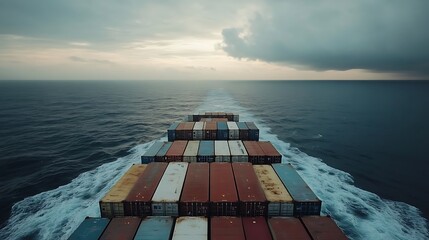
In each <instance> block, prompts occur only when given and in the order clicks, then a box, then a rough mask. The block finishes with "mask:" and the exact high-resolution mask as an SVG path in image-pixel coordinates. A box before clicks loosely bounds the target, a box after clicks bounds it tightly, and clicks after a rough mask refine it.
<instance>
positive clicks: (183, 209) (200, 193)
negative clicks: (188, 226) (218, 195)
mask: <svg viewBox="0 0 429 240" xmlns="http://www.w3.org/2000/svg"><path fill="white" fill-rule="evenodd" d="M209 169H210V165H209V163H191V164H189V166H188V172H187V174H186V179H185V184H184V185H183V190H182V196H181V197H180V204H179V212H180V216H207V215H208V212H209V193H210V192H209V181H210V177H209V174H210V170H209Z"/></svg>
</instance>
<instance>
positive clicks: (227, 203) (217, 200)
mask: <svg viewBox="0 0 429 240" xmlns="http://www.w3.org/2000/svg"><path fill="white" fill-rule="evenodd" d="M210 213H211V216H236V215H237V214H238V196H237V190H236V188H235V180H234V174H233V172H232V168H231V164H230V163H212V164H210Z"/></svg>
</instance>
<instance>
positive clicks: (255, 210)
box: [232, 163, 267, 216]
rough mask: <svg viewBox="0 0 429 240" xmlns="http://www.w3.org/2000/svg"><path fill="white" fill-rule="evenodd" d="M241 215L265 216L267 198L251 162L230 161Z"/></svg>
mask: <svg viewBox="0 0 429 240" xmlns="http://www.w3.org/2000/svg"><path fill="white" fill-rule="evenodd" d="M232 169H233V171H234V178H235V183H236V185H237V192H238V198H239V200H240V213H241V216H265V215H266V212H267V199H266V198H265V194H264V191H263V190H262V188H261V186H260V185H259V181H258V177H257V176H256V174H255V171H254V170H253V167H252V164H251V163H232Z"/></svg>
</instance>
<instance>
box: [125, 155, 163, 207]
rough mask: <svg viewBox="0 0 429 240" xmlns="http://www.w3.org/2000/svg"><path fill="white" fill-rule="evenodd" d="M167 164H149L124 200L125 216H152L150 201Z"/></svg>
mask: <svg viewBox="0 0 429 240" xmlns="http://www.w3.org/2000/svg"><path fill="white" fill-rule="evenodd" d="M167 165H168V164H167V163H163V162H153V163H149V164H148V165H147V167H146V169H145V171H144V172H143V174H142V175H140V176H139V178H138V179H137V181H136V183H135V185H134V187H133V188H132V189H131V191H130V193H129V194H128V196H127V197H126V198H125V200H124V209H125V216H149V215H152V208H151V199H152V196H153V194H154V193H155V190H156V187H157V186H158V183H159V181H160V180H161V178H162V175H163V174H164V171H165V169H166V168H167Z"/></svg>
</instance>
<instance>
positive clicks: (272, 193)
mask: <svg viewBox="0 0 429 240" xmlns="http://www.w3.org/2000/svg"><path fill="white" fill-rule="evenodd" d="M118 189H120V191H119V190H118ZM320 209H321V201H320V200H319V199H318V198H317V196H316V195H315V194H314V193H313V191H312V190H311V189H310V188H309V187H308V185H307V184H306V183H305V182H304V180H302V178H301V177H300V176H299V174H298V173H297V172H296V171H295V170H294V168H293V167H292V166H291V165H288V164H273V165H252V164H251V163H245V162H235V163H226V162H218V163H187V162H171V163H165V162H152V163H149V164H137V165H133V166H132V167H131V168H130V169H129V170H128V172H126V173H125V175H124V176H123V177H122V178H121V179H120V180H119V181H118V182H117V183H116V185H114V186H113V188H112V189H111V190H110V191H109V192H108V193H107V194H106V195H105V196H104V198H103V199H102V200H101V201H100V212H101V216H102V217H109V218H112V217H121V216H151V215H153V216H268V217H272V216H303V215H320Z"/></svg>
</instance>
